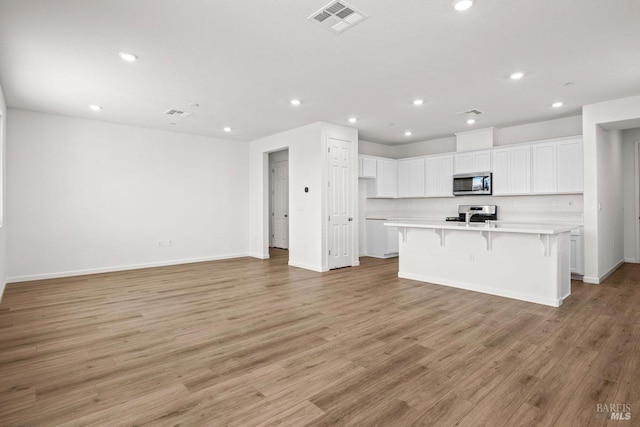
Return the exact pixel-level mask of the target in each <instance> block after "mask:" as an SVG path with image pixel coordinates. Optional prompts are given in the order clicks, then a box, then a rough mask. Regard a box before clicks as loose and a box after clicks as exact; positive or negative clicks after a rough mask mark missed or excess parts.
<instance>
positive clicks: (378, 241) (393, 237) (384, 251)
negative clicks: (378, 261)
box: [367, 219, 398, 258]
mask: <svg viewBox="0 0 640 427" xmlns="http://www.w3.org/2000/svg"><path fill="white" fill-rule="evenodd" d="M385 222H388V221H387V220H386V219H367V256H370V257H374V258H391V257H394V256H398V229H397V228H396V227H385V226H384V225H383V224H384V223H385Z"/></svg>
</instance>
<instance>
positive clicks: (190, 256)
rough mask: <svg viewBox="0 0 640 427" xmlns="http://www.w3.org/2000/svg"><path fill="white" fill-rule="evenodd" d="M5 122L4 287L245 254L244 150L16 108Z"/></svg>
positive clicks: (229, 143) (234, 144)
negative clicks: (8, 283) (6, 230)
mask: <svg viewBox="0 0 640 427" xmlns="http://www.w3.org/2000/svg"><path fill="white" fill-rule="evenodd" d="M8 122H9V123H8V148H7V156H8V168H7V184H8V185H7V202H8V209H7V224H8V226H9V234H8V245H9V247H10V251H9V257H8V258H9V262H8V275H9V281H20V280H29V279H34V278H46V277H58V276H69V275H75V274H84V273H89V272H100V271H111V270H121V269H129V268H136V267H141V266H153V265H166V264H173V263H179V262H188V261H197V260H208V259H219V258H226V257H234V256H242V255H246V254H247V252H248V232H247V229H246V224H247V221H248V214H247V211H248V208H249V200H248V197H247V193H248V176H249V171H248V162H247V158H248V144H246V143H241V142H235V141H229V140H224V139H216V138H208V137H200V136H195V135H186V134H180V133H174V132H166V131H159V130H151V129H144V128H137V127H131V126H123V125H116V124H110V123H105V122H100V121H93V120H84V119H77V118H71V117H65V116H59V115H52V114H41V113H34V112H28V111H23V110H15V109H10V110H9V113H8ZM160 240H161V241H162V246H161V247H158V243H157V242H158V241H160ZM168 240H172V242H173V245H171V246H170V245H168Z"/></svg>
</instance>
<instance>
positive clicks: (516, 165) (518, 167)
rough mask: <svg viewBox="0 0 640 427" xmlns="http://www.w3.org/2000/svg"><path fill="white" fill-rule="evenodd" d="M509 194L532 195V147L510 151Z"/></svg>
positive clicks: (521, 147)
mask: <svg viewBox="0 0 640 427" xmlns="http://www.w3.org/2000/svg"><path fill="white" fill-rule="evenodd" d="M493 167H494V168H495V167H496V165H495V163H494V165H493ZM494 176H495V172H494ZM494 182H495V179H494ZM509 192H510V193H511V194H529V193H531V147H530V146H528V145H525V146H520V147H513V148H510V149H509Z"/></svg>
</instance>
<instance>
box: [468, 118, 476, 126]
mask: <svg viewBox="0 0 640 427" xmlns="http://www.w3.org/2000/svg"><path fill="white" fill-rule="evenodd" d="M475 122H476V119H469V120H467V124H468V125H472V124H474V123H475Z"/></svg>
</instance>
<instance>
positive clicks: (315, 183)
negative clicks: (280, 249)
mask: <svg viewBox="0 0 640 427" xmlns="http://www.w3.org/2000/svg"><path fill="white" fill-rule="evenodd" d="M321 130H322V124H321V123H313V124H311V125H307V126H303V127H300V128H297V129H292V130H289V131H286V132H281V133H279V134H276V135H271V136H268V137H265V138H261V139H258V140H256V141H252V142H251V143H249V210H250V212H249V233H250V241H249V245H250V246H249V251H250V255H251V256H254V257H257V258H269V227H268V224H269V212H268V206H269V194H268V191H266V190H267V188H268V183H269V167H268V157H269V155H268V153H270V152H274V151H279V150H282V149H287V148H288V150H289V263H290V264H292V265H296V266H306V267H308V268H311V269H316V270H321V269H322V254H321V248H322V240H323V239H322V228H321V225H320V219H321V208H322V197H321V195H322V191H321V180H322V170H321V166H322V165H321V163H320V162H319V161H318V159H319V158H320V157H321V156H322V155H323V153H322V148H321ZM304 187H309V192H308V193H305V192H304Z"/></svg>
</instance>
